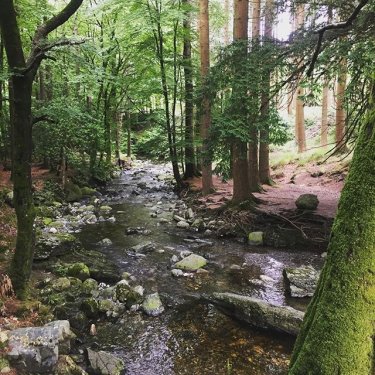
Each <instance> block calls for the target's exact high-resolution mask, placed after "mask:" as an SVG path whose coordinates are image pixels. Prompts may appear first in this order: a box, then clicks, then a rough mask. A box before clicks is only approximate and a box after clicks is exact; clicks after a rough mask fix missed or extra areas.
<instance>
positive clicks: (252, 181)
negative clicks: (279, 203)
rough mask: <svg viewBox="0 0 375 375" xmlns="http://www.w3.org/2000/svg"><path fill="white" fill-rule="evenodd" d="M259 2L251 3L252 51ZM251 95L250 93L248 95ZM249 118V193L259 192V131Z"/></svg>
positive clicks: (256, 40) (257, 34)
mask: <svg viewBox="0 0 375 375" xmlns="http://www.w3.org/2000/svg"><path fill="white" fill-rule="evenodd" d="M260 10H261V9H260V0H256V1H253V17H252V44H253V49H256V48H259V44H260V41H259V37H260ZM250 95H252V93H251V94H250ZM254 120H255V119H254V118H249V123H250V124H249V125H250V142H249V144H248V155H249V165H248V167H249V185H250V191H252V192H254V191H259V161H258V156H259V155H258V144H259V130H258V127H257V125H256V123H255V121H254Z"/></svg>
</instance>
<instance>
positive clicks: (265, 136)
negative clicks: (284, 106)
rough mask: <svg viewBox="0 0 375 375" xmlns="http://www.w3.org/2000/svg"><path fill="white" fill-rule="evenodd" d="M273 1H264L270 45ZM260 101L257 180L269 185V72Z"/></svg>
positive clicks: (266, 38)
mask: <svg viewBox="0 0 375 375" xmlns="http://www.w3.org/2000/svg"><path fill="white" fill-rule="evenodd" d="M273 13H274V1H273V0H266V7H265V20H264V37H265V43H272V27H273V20H274V14H273ZM262 86H263V87H262V99H261V118H262V119H263V125H262V129H261V130H260V144H259V180H260V182H261V183H262V184H268V185H270V184H271V182H272V181H271V174H270V150H269V123H268V118H269V109H270V90H271V72H267V73H266V75H265V77H264V80H263V84H262Z"/></svg>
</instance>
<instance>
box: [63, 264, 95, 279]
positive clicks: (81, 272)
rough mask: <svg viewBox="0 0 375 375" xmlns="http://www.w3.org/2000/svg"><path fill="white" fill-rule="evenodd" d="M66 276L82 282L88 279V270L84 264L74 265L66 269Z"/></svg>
mask: <svg viewBox="0 0 375 375" xmlns="http://www.w3.org/2000/svg"><path fill="white" fill-rule="evenodd" d="M67 275H68V276H72V277H76V278H77V279H80V280H82V281H84V280H86V279H88V278H89V277H90V270H89V268H88V267H87V266H86V264H84V263H74V264H72V265H71V266H70V267H69V268H68V270H67Z"/></svg>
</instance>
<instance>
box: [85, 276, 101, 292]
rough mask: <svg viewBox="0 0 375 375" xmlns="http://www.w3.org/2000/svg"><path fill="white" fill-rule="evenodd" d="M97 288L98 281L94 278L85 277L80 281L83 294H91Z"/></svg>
mask: <svg viewBox="0 0 375 375" xmlns="http://www.w3.org/2000/svg"><path fill="white" fill-rule="evenodd" d="M96 290H98V282H97V281H96V280H94V279H86V280H85V281H84V282H83V283H82V292H83V293H85V294H92V293H93V292H94V291H96Z"/></svg>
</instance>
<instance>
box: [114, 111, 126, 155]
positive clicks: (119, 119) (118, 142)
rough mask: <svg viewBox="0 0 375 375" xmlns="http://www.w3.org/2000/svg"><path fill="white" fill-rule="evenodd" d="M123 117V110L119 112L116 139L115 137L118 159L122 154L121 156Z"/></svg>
mask: <svg viewBox="0 0 375 375" xmlns="http://www.w3.org/2000/svg"><path fill="white" fill-rule="evenodd" d="M123 118H124V114H123V113H121V112H118V113H117V121H116V139H115V154H116V160H118V159H120V156H121V133H122V120H123Z"/></svg>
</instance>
